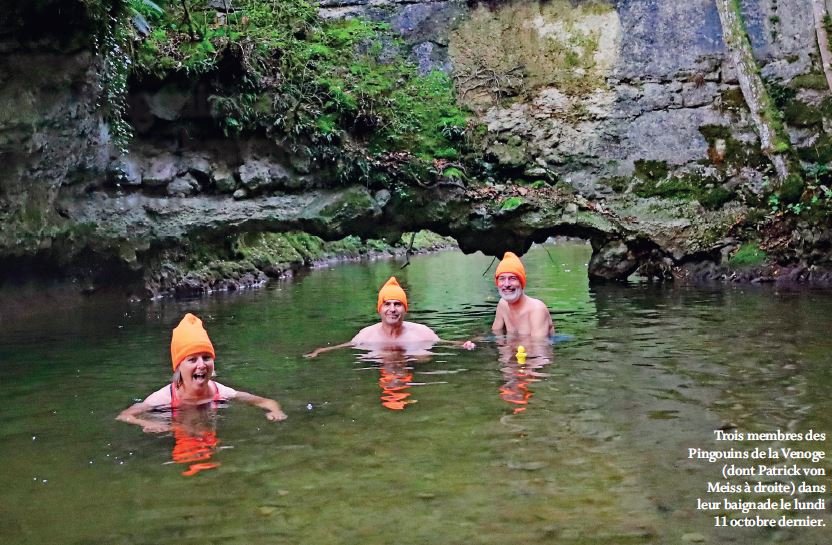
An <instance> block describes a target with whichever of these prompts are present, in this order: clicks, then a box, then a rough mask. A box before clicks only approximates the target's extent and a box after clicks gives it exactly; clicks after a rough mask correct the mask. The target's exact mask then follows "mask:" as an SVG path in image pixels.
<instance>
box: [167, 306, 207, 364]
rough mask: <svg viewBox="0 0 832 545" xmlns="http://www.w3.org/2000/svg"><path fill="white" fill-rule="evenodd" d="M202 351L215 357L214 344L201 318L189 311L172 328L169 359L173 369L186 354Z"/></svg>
mask: <svg viewBox="0 0 832 545" xmlns="http://www.w3.org/2000/svg"><path fill="white" fill-rule="evenodd" d="M203 352H207V353H209V354H211V357H212V358H214V357H216V354H215V353H214V345H212V344H211V339H209V338H208V332H207V331H205V328H204V327H202V320H200V319H199V318H197V317H196V316H194V315H193V314H191V313H190V312H189V313H188V314H186V315H185V317H184V318H182V321H181V322H179V325H178V326H176V328H175V329H174V330H173V336H172V337H171V339H170V359H171V362H172V363H173V370H174V371H176V368H177V367H179V364H180V363H182V360H184V359H185V358H187V357H188V356H190V355H192V354H201V353H203Z"/></svg>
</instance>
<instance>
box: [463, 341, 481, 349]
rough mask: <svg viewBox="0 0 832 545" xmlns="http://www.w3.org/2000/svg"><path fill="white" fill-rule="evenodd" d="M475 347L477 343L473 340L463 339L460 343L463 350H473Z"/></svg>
mask: <svg viewBox="0 0 832 545" xmlns="http://www.w3.org/2000/svg"><path fill="white" fill-rule="evenodd" d="M476 347H477V345H476V344H474V342H473V341H465V342H464V343H462V348H464V349H465V350H473V349H475V348H476Z"/></svg>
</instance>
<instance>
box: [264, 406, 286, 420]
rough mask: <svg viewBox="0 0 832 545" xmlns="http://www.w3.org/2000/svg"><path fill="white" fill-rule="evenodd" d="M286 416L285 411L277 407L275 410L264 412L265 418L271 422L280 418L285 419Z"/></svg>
mask: <svg viewBox="0 0 832 545" xmlns="http://www.w3.org/2000/svg"><path fill="white" fill-rule="evenodd" d="M287 418H289V417H288V416H286V413H284V412H283V411H281V410H280V409H277V410H276V411H268V412H267V413H266V420H270V421H272V422H280V421H282V420H286V419H287Z"/></svg>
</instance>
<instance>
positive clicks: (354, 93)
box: [136, 0, 467, 180]
mask: <svg viewBox="0 0 832 545" xmlns="http://www.w3.org/2000/svg"><path fill="white" fill-rule="evenodd" d="M137 1H138V0H137ZM234 7H235V11H234V13H231V14H228V17H227V19H226V20H215V19H214V17H215V12H214V10H203V9H201V8H200V9H197V8H195V7H194V8H191V10H190V24H188V23H186V22H185V21H186V19H187V18H186V17H184V13H183V12H182V9H181V7H180V6H179V4H176V3H168V4H167V6H166V7H165V14H164V17H163V20H162V21H161V22H160V23H159V24H158V25H157V26H156V27H155V28H154V30H153V31H152V32H151V33H150V35H149V36H148V38H147V39H146V40H145V41H144V42H143V43H142V44H141V46H140V47H139V48H138V49H137V54H136V59H137V62H136V73H137V75H139V76H141V77H155V78H158V79H163V78H165V77H169V76H171V75H172V74H175V73H177V72H185V73H188V74H196V75H204V76H205V77H207V78H211V81H214V82H215V83H214V85H215V88H214V94H213V95H212V97H211V102H212V106H213V113H214V116H215V117H216V119H217V121H218V123H219V125H220V127H221V128H222V129H223V130H224V131H225V132H226V133H227V134H229V135H230V134H234V133H242V132H253V131H264V132H265V133H266V134H267V135H269V136H271V137H272V138H274V139H275V140H278V141H281V142H284V143H285V142H288V143H289V145H290V146H291V147H293V148H294V149H295V150H296V151H297V150H298V148H303V149H301V150H300V151H301V152H303V153H306V154H307V155H309V156H312V157H314V158H315V159H316V160H319V161H322V162H323V163H327V162H328V163H330V164H336V165H340V166H339V169H340V177H341V178H342V179H353V180H355V179H362V180H370V179H376V178H377V173H376V172H375V169H377V168H378V165H379V164H380V161H377V160H376V158H377V157H382V156H384V155H385V154H387V153H390V152H405V151H406V152H408V153H409V154H411V155H412V156H414V157H415V158H417V159H420V160H424V161H432V160H433V159H436V158H457V157H459V155H460V148H461V146H462V145H463V144H464V140H465V139H464V135H465V127H466V123H467V115H466V113H465V112H464V111H463V110H461V109H460V108H459V107H458V106H457V104H456V100H455V97H454V93H453V83H452V82H451V80H450V78H448V76H447V75H445V74H443V73H441V72H433V73H430V74H426V75H419V74H418V73H417V70H416V67H415V66H414V65H413V64H411V63H409V62H408V61H407V60H406V59H405V57H404V54H403V52H402V51H403V47H402V44H400V43H399V42H398V41H397V40H396V39H395V38H394V37H393V36H392V35H391V34H390V33H389V31H388V28H387V26H386V25H383V24H379V23H372V22H368V21H364V20H361V19H346V20H324V19H321V18H319V17H318V15H317V11H316V7H315V5H313V4H312V3H311V2H309V1H308V0H282V1H280V2H272V1H269V0H239V1H235V3H234ZM381 44H385V46H384V47H385V48H386V50H385V51H384V52H383V53H384V54H383V55H382V54H381V53H382V51H381V49H382V45H381ZM229 63H231V64H232V65H233V66H238V67H239V73H238V74H234V75H233V76H229V75H228V73H227V72H226V73H224V74H219V71H220V70H221V68H220V67H221V66H225V67H227V65H228V64H229ZM214 76H218V78H214ZM219 77H221V78H223V79H224V83H222V84H219V83H217V80H218V79H219ZM231 77H233V81H230V82H229V81H228V80H229V79H230V78H231ZM358 162H361V164H358ZM319 164H321V163H319ZM362 165H363V166H362Z"/></svg>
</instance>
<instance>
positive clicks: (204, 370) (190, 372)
mask: <svg viewBox="0 0 832 545" xmlns="http://www.w3.org/2000/svg"><path fill="white" fill-rule="evenodd" d="M178 370H179V372H180V373H181V377H182V386H183V387H184V388H185V389H186V390H189V391H190V390H201V389H203V388H205V387H207V386H208V381H210V380H211V377H212V376H214V358H213V356H211V354H210V353H208V352H201V353H197V354H191V355H190V356H188V357H186V358H185V359H184V360H182V363H180V364H179V368H178Z"/></svg>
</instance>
